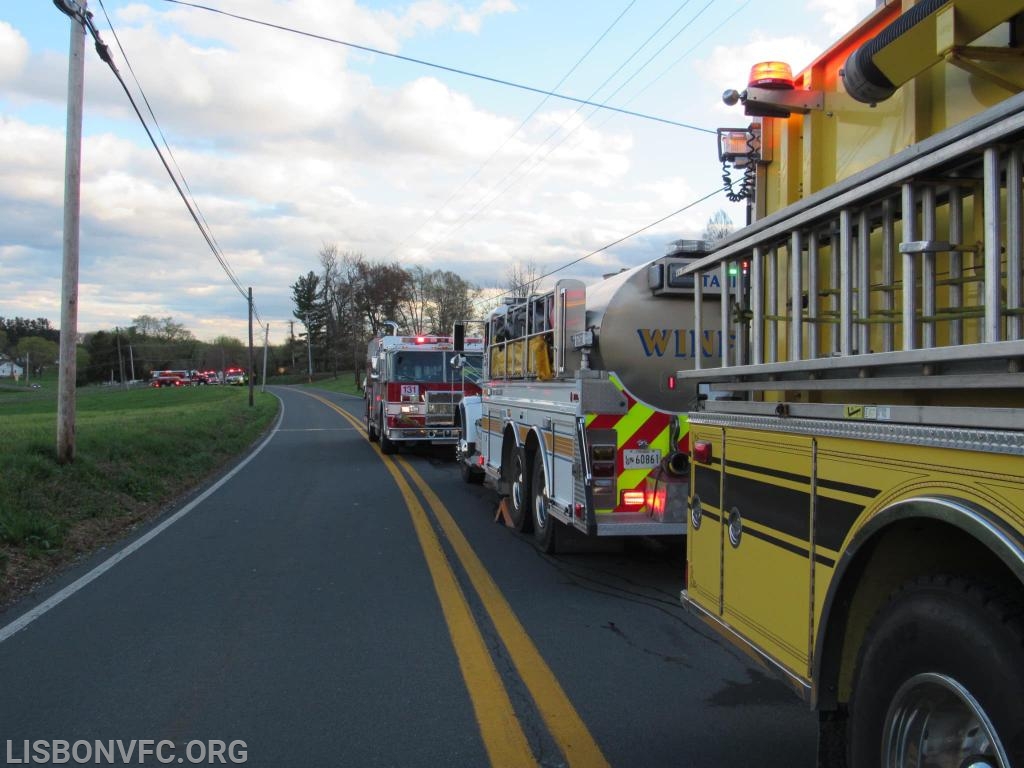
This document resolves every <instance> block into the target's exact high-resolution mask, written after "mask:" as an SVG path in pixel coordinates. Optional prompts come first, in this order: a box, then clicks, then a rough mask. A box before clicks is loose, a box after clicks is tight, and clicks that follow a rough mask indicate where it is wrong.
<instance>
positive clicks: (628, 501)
mask: <svg viewBox="0 0 1024 768" xmlns="http://www.w3.org/2000/svg"><path fill="white" fill-rule="evenodd" d="M643 505H644V492H643V491H623V492H622V506H624V507H642V506H643Z"/></svg>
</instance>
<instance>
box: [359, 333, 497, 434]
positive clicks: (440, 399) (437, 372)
mask: <svg viewBox="0 0 1024 768" xmlns="http://www.w3.org/2000/svg"><path fill="white" fill-rule="evenodd" d="M386 325H387V326H389V330H390V331H391V333H390V334H387V335H383V336H378V337H377V338H375V339H373V340H372V341H371V342H370V344H369V346H368V348H367V356H366V371H367V376H366V387H365V391H364V393H363V394H364V398H365V402H366V431H367V435H368V436H369V438H370V441H371V442H377V441H380V449H381V452H382V453H394V452H395V451H396V450H397V449H398V445H399V444H400V443H419V444H426V445H456V444H457V443H458V442H459V438H460V437H461V435H462V425H461V424H460V423H459V421H458V413H459V409H458V405H459V403H460V402H461V401H462V398H463V397H464V396H465V395H467V394H468V395H478V394H480V387H479V383H478V382H479V372H480V368H481V362H482V357H483V340H482V339H465V344H464V350H463V351H462V352H459V353H456V351H455V342H454V340H453V339H452V337H451V336H433V335H429V336H428V335H419V336H400V335H398V323H395V322H393V321H388V322H387V323H386Z"/></svg>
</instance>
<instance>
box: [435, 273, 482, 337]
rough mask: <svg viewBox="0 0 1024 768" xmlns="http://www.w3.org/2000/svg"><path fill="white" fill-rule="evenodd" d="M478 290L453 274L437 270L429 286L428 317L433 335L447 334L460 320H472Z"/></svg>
mask: <svg viewBox="0 0 1024 768" xmlns="http://www.w3.org/2000/svg"><path fill="white" fill-rule="evenodd" d="M479 296H480V290H479V289H478V288H477V287H476V286H474V285H472V284H470V283H468V282H466V281H465V280H463V279H462V278H461V277H459V276H458V275H457V274H455V273H454V272H447V271H441V270H437V271H435V272H434V273H433V279H432V280H431V284H430V304H429V308H428V312H427V314H428V317H429V321H430V325H431V326H432V327H433V329H434V332H435V333H443V334H448V333H451V331H452V326H453V325H454V324H455V323H456V322H457V321H460V320H472V319H474V314H475V303H476V300H477V299H478V298H479Z"/></svg>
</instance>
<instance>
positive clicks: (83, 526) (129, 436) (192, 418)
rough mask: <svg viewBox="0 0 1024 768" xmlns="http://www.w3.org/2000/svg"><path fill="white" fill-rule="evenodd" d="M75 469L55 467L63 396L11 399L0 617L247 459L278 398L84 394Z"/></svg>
mask: <svg viewBox="0 0 1024 768" xmlns="http://www.w3.org/2000/svg"><path fill="white" fill-rule="evenodd" d="M75 410H76V419H75V421H76V430H75V461H74V462H72V463H70V464H66V465H61V464H58V463H57V461H56V415H57V403H56V396H55V393H54V390H50V391H49V392H46V391H45V390H44V391H43V393H39V392H36V393H35V394H34V395H33V396H24V394H23V393H15V394H13V395H12V396H10V397H6V398H5V397H0V445H2V446H3V447H2V449H0V607H2V606H4V605H6V604H8V603H10V602H12V601H13V600H14V599H16V598H17V597H19V596H21V595H22V594H24V593H25V592H26V591H28V590H29V589H31V587H32V586H33V585H35V584H37V583H39V582H40V581H42V580H44V579H45V578H47V577H48V576H50V575H52V574H53V573H54V572H55V571H56V570H59V569H60V568H62V567H64V566H66V565H67V564H68V563H70V562H73V561H74V560H75V559H76V558H77V557H79V556H82V555H85V554H88V553H89V552H92V551H93V550H95V549H96V548H98V547H100V546H103V545H105V544H109V543H111V542H113V541H116V540H117V539H118V538H120V537H122V536H123V535H124V534H125V533H126V532H128V531H129V530H130V529H131V528H133V527H134V526H136V525H138V524H139V523H142V522H144V521H146V520H148V519H150V518H152V517H154V516H156V515H158V514H159V513H160V512H161V511H162V510H163V509H165V508H166V507H167V506H168V505H169V504H170V503H171V502H173V501H174V500H175V499H176V498H178V497H179V496H181V495H182V494H183V493H185V492H187V491H189V490H192V489H194V488H195V487H197V486H199V485H201V484H202V483H203V482H204V481H206V480H207V479H209V478H210V476H211V475H212V474H213V473H216V472H217V471H218V470H221V469H223V468H224V467H225V465H226V464H228V463H229V462H231V461H232V460H233V459H235V458H236V457H238V456H239V455H241V454H243V453H244V452H245V451H246V450H248V449H249V448H250V447H251V446H252V445H253V444H254V442H255V441H256V440H257V439H258V438H259V437H260V436H261V435H262V434H263V433H264V432H265V431H266V430H267V429H268V428H269V426H270V425H271V423H272V422H273V419H274V417H275V416H276V414H277V410H278V401H277V399H276V398H275V397H273V395H270V394H260V393H259V392H257V393H256V396H255V398H254V405H253V407H251V408H250V407H249V398H248V390H247V388H245V387H184V388H180V389H176V388H172V389H150V388H137V389H130V390H122V389H119V388H116V387H90V388H85V389H81V390H79V392H78V396H77V398H76V409H75Z"/></svg>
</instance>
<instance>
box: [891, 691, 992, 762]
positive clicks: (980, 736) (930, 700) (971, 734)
mask: <svg viewBox="0 0 1024 768" xmlns="http://www.w3.org/2000/svg"><path fill="white" fill-rule="evenodd" d="M883 738H884V742H883V745H882V755H883V756H884V763H883V765H885V766H886V768H1010V762H1009V760H1008V758H1007V756H1006V751H1005V750H1004V749H1003V746H1002V744H1001V743H1000V742H999V737H998V735H997V734H996V731H995V728H994V727H993V726H992V722H991V721H990V720H989V718H988V715H987V714H986V713H985V710H984V709H982V707H981V705H980V704H979V703H978V701H977V699H975V698H974V697H973V696H972V695H971V693H970V691H968V690H967V689H966V688H964V687H963V686H962V685H960V683H958V682H957V681H956V680H954V679H952V678H951V677H947V676H946V675H940V674H936V673H933V672H926V673H923V674H920V675H915V676H914V677H912V678H910V679H909V680H907V682H905V683H904V684H903V685H902V686H901V687H900V689H899V690H898V691H897V692H896V695H895V696H894V697H893V702H892V705H891V706H890V707H889V712H888V714H887V715H886V718H885V728H884V733H883Z"/></svg>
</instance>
